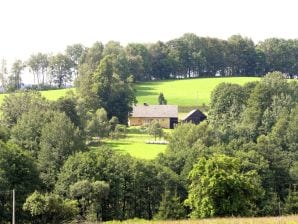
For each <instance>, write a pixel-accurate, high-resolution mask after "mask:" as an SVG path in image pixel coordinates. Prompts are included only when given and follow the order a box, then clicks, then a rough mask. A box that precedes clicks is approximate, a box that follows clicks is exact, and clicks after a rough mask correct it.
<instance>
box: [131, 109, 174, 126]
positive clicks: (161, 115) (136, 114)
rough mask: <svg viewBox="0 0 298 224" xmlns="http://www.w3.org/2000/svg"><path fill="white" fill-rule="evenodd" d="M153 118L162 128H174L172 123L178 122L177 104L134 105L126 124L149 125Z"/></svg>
mask: <svg viewBox="0 0 298 224" xmlns="http://www.w3.org/2000/svg"><path fill="white" fill-rule="evenodd" d="M154 120H155V121H157V122H158V123H159V124H160V125H161V127H163V128H174V125H175V124H177V123H178V106H177V105H147V104H145V105H138V106H134V107H133V111H132V113H131V115H130V116H129V119H128V125H129V126H142V125H149V124H150V123H151V122H152V121H154Z"/></svg>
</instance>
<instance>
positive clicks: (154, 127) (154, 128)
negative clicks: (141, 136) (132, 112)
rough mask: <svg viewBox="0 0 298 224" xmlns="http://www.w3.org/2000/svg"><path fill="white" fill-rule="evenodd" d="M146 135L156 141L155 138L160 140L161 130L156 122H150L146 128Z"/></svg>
mask: <svg viewBox="0 0 298 224" xmlns="http://www.w3.org/2000/svg"><path fill="white" fill-rule="evenodd" d="M148 134H149V135H153V136H154V139H155V141H156V137H159V138H161V137H162V136H163V129H162V127H161V125H160V124H159V123H158V121H155V120H154V121H152V122H151V123H150V124H149V126H148Z"/></svg>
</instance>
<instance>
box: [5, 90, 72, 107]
mask: <svg viewBox="0 0 298 224" xmlns="http://www.w3.org/2000/svg"><path fill="white" fill-rule="evenodd" d="M70 90H73V91H74V90H75V89H74V88H71V89H54V90H45V91H40V92H41V95H42V96H44V97H45V98H46V99H48V100H58V99H59V98H60V97H63V96H65V95H66V93H67V92H68V91H70ZM8 94H9V93H5V94H0V105H1V104H2V102H3V99H4V97H5V96H7V95H8Z"/></svg>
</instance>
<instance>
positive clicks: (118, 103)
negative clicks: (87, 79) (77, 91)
mask: <svg viewBox="0 0 298 224" xmlns="http://www.w3.org/2000/svg"><path fill="white" fill-rule="evenodd" d="M93 81H94V85H93V89H94V91H95V94H96V96H97V98H98V105H97V108H99V107H103V108H104V109H105V110H106V111H107V114H108V119H110V118H111V117H112V116H116V117H118V119H119V121H120V123H127V119H128V113H129V112H131V110H132V104H133V103H135V101H136V99H135V95H134V89H133V87H132V79H131V78H127V79H125V80H122V79H121V78H120V76H119V75H118V74H116V73H115V68H114V64H113V57H112V56H106V57H105V58H104V59H102V60H101V62H100V65H99V67H98V69H97V70H96V72H95V73H94V76H93Z"/></svg>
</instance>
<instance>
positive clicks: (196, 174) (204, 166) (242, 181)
mask: <svg viewBox="0 0 298 224" xmlns="http://www.w3.org/2000/svg"><path fill="white" fill-rule="evenodd" d="M240 170H241V163H240V160H239V159H236V158H233V157H229V156H226V155H220V154H215V155H213V156H212V157H211V158H209V159H206V158H204V157H202V158H200V159H199V161H198V163H197V164H195V165H194V167H193V170H192V171H191V172H190V174H189V180H190V181H191V184H190V186H189V195H188V198H187V200H186V201H185V202H186V204H187V205H188V206H189V207H190V208H191V209H192V212H191V216H192V217H197V218H198V217H201V218H204V217H213V216H234V215H236V216H237V215H240V216H247V215H252V214H254V213H255V212H256V202H257V201H258V199H260V196H261V195H262V192H263V190H262V187H261V185H260V177H259V176H258V175H257V174H256V172H255V171H248V172H240Z"/></svg>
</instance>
